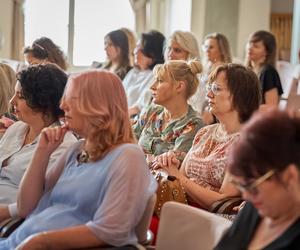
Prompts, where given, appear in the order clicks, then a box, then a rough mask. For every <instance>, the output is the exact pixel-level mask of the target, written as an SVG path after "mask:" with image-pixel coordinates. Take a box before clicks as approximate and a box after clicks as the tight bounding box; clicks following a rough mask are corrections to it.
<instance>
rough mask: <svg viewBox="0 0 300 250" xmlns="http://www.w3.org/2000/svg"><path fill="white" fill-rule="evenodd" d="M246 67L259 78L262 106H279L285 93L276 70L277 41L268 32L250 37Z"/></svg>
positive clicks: (262, 31) (258, 32) (260, 32)
mask: <svg viewBox="0 0 300 250" xmlns="http://www.w3.org/2000/svg"><path fill="white" fill-rule="evenodd" d="M246 50H247V57H246V65H247V66H248V67H250V68H251V69H253V71H254V72H255V73H256V75H257V76H258V78H259V81H260V85H261V89H262V92H263V95H262V104H264V105H268V106H275V107H276V106H278V103H279V99H280V96H281V94H282V93H283V90H282V85H281V81H280V77H279V74H278V72H277V70H276V68H275V62H276V39H275V37H274V35H273V34H272V33H270V32H268V31H264V30H259V31H257V32H254V33H253V34H251V36H250V37H249V40H248V43H247V45H246Z"/></svg>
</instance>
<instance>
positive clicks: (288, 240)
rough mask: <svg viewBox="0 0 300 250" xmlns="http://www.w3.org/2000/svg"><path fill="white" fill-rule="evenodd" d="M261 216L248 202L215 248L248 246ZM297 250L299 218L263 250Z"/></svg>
mask: <svg viewBox="0 0 300 250" xmlns="http://www.w3.org/2000/svg"><path fill="white" fill-rule="evenodd" d="M260 220H261V217H260V216H259V214H258V212H257V210H256V209H255V208H254V207H253V206H252V204H251V203H250V202H248V203H247V204H246V205H245V207H244V208H243V209H242V210H241V212H240V213H239V215H238V216H237V218H236V219H235V221H234V222H233V224H232V226H231V228H230V229H229V230H228V232H227V233H226V234H225V235H224V237H223V238H222V239H221V241H220V242H219V244H218V245H217V246H216V247H215V250H244V249H247V248H248V245H249V243H250V240H251V238H252V237H253V235H254V232H255V230H256V227H257V225H258V223H259V222H260ZM275 249H276V250H279V249H280V250H296V249H297V250H299V249H300V218H299V219H298V220H297V221H296V222H295V223H294V224H292V225H291V226H290V227H289V228H288V229H287V230H286V231H285V232H284V233H283V234H282V235H281V236H280V237H279V238H277V239H276V240H274V241H273V242H272V243H270V244H269V245H267V246H266V247H265V248H263V250H275Z"/></svg>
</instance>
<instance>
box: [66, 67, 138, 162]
mask: <svg viewBox="0 0 300 250" xmlns="http://www.w3.org/2000/svg"><path fill="white" fill-rule="evenodd" d="M68 84H74V85H75V88H74V89H76V90H75V91H77V96H78V101H77V102H74V106H75V109H76V110H77V111H78V112H79V114H81V116H82V119H85V121H86V122H87V124H88V126H89V134H88V136H87V138H86V140H87V141H88V143H86V144H85V150H86V151H87V152H88V153H89V156H90V159H91V160H92V161H96V160H98V159H101V158H103V157H104V155H105V154H106V153H107V152H108V151H110V150H111V149H112V147H114V146H116V145H119V144H122V143H133V142H135V139H134V136H133V133H132V129H131V124H130V120H129V114H128V104H127V99H126V95H125V91H124V88H123V86H122V83H121V80H120V79H119V78H118V77H117V76H116V75H114V74H113V73H110V72H108V71H105V70H91V71H87V72H84V73H81V74H79V75H75V76H73V77H71V78H70V80H69V82H68Z"/></svg>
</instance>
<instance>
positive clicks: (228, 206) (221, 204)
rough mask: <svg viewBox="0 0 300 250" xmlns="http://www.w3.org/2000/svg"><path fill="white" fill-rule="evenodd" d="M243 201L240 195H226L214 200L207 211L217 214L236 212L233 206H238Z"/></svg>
mask: <svg viewBox="0 0 300 250" xmlns="http://www.w3.org/2000/svg"><path fill="white" fill-rule="evenodd" d="M242 202H243V199H242V198H241V197H226V198H224V199H221V200H218V201H215V202H214V203H213V204H212V205H211V206H210V208H209V210H208V211H209V212H212V213H219V214H236V213H237V211H234V210H233V208H234V207H236V206H239V205H240V204H241V203H242Z"/></svg>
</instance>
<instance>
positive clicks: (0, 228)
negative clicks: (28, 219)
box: [0, 218, 24, 238]
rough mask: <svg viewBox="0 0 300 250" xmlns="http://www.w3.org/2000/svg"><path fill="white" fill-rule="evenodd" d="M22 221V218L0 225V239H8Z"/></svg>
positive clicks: (6, 221)
mask: <svg viewBox="0 0 300 250" xmlns="http://www.w3.org/2000/svg"><path fill="white" fill-rule="evenodd" d="M23 221H24V219H23V218H15V219H11V218H10V219H7V220H4V221H2V222H1V223H0V238H6V237H8V236H9V235H10V234H11V233H12V232H13V231H14V230H15V229H16V228H17V227H18V226H20V225H21V224H22V222H23Z"/></svg>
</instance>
